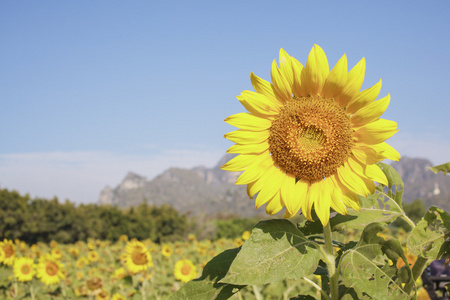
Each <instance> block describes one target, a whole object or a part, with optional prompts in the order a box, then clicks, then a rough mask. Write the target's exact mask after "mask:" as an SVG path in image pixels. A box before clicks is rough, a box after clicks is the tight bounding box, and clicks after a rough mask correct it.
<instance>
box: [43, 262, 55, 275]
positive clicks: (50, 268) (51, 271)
mask: <svg viewBox="0 0 450 300" xmlns="http://www.w3.org/2000/svg"><path fill="white" fill-rule="evenodd" d="M45 272H46V273H47V274H48V275H49V276H55V275H56V274H58V266H57V265H55V263H53V262H48V263H47V265H46V266H45Z"/></svg>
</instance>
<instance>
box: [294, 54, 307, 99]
mask: <svg viewBox="0 0 450 300" xmlns="http://www.w3.org/2000/svg"><path fill="white" fill-rule="evenodd" d="M291 61H292V69H293V71H294V87H293V88H292V93H293V94H294V96H295V97H298V98H300V97H302V96H307V94H303V93H302V82H301V77H302V72H303V65H302V64H301V63H300V62H299V61H298V60H296V59H295V58H293V57H291Z"/></svg>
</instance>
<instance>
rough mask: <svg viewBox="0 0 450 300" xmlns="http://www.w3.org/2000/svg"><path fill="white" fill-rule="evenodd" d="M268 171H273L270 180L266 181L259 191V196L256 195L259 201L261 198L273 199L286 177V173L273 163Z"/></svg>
mask: <svg viewBox="0 0 450 300" xmlns="http://www.w3.org/2000/svg"><path fill="white" fill-rule="evenodd" d="M268 172H271V176H270V180H267V181H266V182H265V183H264V186H263V187H262V189H261V191H260V192H259V194H258V197H256V198H257V199H256V200H257V201H258V199H259V198H264V199H271V198H272V197H273V196H274V195H275V194H276V193H277V192H279V191H280V187H281V184H282V183H283V181H284V179H285V177H286V173H284V172H282V171H281V170H280V169H278V168H277V167H275V166H273V165H272V166H271V168H270V170H268ZM266 201H267V200H266ZM266 201H264V202H266Z"/></svg>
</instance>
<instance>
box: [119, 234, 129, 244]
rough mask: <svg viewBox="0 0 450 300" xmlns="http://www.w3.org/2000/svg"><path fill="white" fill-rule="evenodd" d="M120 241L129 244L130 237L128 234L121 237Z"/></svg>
mask: <svg viewBox="0 0 450 300" xmlns="http://www.w3.org/2000/svg"><path fill="white" fill-rule="evenodd" d="M119 241H121V242H128V236H127V235H126V234H121V235H120V236H119Z"/></svg>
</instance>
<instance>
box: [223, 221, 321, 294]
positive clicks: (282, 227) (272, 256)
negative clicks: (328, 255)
mask: <svg viewBox="0 0 450 300" xmlns="http://www.w3.org/2000/svg"><path fill="white" fill-rule="evenodd" d="M319 257H320V255H319V251H318V250H317V249H316V248H315V247H314V246H313V244H312V242H311V241H310V240H308V239H307V238H305V237H304V235H303V234H302V233H301V232H300V231H299V230H298V229H297V228H296V227H295V225H294V224H292V223H291V222H289V221H287V220H268V221H262V222H260V223H258V224H257V225H256V226H255V228H254V229H253V231H252V234H251V236H250V239H249V240H247V242H246V243H245V244H244V246H243V247H242V249H241V251H240V252H239V254H238V255H237V257H236V259H235V261H234V262H233V263H232V264H231V267H230V270H229V271H228V274H227V276H226V277H225V278H224V279H222V280H221V282H224V283H231V284H237V285H242V284H245V285H249V284H252V285H260V284H266V283H271V282H279V281H282V280H284V279H286V278H290V279H299V278H302V277H303V276H306V275H308V274H311V273H312V272H314V270H315V269H316V268H317V264H318V260H319ZM305 266H307V267H305Z"/></svg>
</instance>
